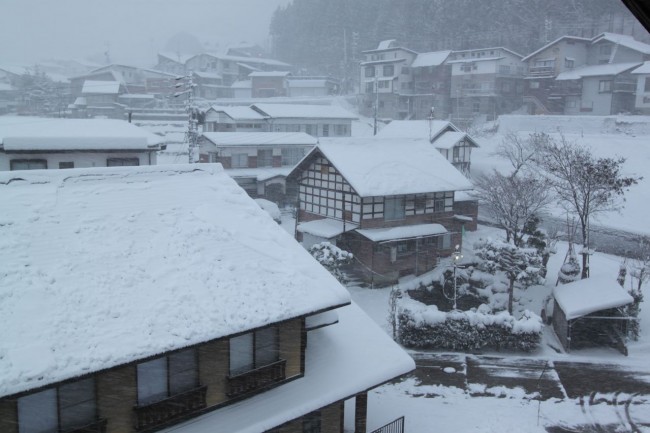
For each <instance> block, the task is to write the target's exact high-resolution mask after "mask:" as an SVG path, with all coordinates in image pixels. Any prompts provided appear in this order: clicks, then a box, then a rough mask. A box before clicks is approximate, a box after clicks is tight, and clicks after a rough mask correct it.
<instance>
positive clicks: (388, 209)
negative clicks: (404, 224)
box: [384, 197, 404, 220]
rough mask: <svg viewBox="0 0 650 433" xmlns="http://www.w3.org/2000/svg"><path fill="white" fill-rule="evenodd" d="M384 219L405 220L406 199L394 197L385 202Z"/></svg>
mask: <svg viewBox="0 0 650 433" xmlns="http://www.w3.org/2000/svg"><path fill="white" fill-rule="evenodd" d="M384 219H385V220H401V219H404V198H403V197H393V198H387V199H386V200H385V201H384Z"/></svg>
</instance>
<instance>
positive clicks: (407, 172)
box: [300, 137, 472, 197]
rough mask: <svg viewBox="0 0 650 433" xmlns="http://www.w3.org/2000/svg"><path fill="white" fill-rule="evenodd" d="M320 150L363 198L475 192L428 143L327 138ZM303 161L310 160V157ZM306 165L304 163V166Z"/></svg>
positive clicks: (323, 140)
mask: <svg viewBox="0 0 650 433" xmlns="http://www.w3.org/2000/svg"><path fill="white" fill-rule="evenodd" d="M317 151H320V152H321V153H322V154H323V155H324V156H325V157H326V158H327V159H328V160H329V161H330V162H331V163H332V164H333V165H334V166H335V167H336V168H337V170H339V171H340V173H341V175H343V177H345V179H346V180H347V181H348V182H349V183H350V185H351V186H352V188H354V190H355V191H356V192H357V194H359V195H360V196H361V197H373V196H386V195H401V194H422V193H428V192H442V191H457V190H464V189H471V188H472V184H471V182H470V181H469V180H468V179H467V178H466V177H465V176H463V175H462V174H461V173H460V172H459V171H458V170H457V169H456V168H455V167H454V166H453V165H451V163H449V161H447V160H446V159H445V158H444V157H443V156H442V155H441V154H440V152H439V151H438V149H436V148H435V147H433V146H432V145H431V144H430V143H429V141H428V140H422V139H416V140H409V139H383V138H381V139H380V138H376V137H367V138H362V137H360V138H338V139H329V140H327V139H323V138H321V143H320V144H319V145H318V146H316V149H314V150H313V151H312V152H311V154H313V153H314V152H317ZM305 158H306V159H304V160H303V161H307V158H309V155H308V156H307V157H305ZM300 165H302V163H301V164H300Z"/></svg>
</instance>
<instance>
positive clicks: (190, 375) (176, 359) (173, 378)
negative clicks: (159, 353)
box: [169, 349, 199, 395]
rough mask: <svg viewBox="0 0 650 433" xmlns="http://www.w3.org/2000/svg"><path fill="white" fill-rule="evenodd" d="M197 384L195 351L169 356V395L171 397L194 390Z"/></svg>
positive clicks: (185, 351)
mask: <svg viewBox="0 0 650 433" xmlns="http://www.w3.org/2000/svg"><path fill="white" fill-rule="evenodd" d="M198 382H199V376H198V365H197V360H196V350H195V349H189V350H184V351H182V352H178V353H174V354H172V355H169V393H170V394H171V395H174V394H180V393H182V392H184V391H189V390H191V389H194V388H196V386H197V385H198Z"/></svg>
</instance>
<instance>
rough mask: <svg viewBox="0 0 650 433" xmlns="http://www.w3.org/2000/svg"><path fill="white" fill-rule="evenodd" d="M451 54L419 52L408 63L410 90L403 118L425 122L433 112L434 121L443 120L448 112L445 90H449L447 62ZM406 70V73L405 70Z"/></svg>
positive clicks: (449, 69) (449, 76)
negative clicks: (411, 84) (410, 76)
mask: <svg viewBox="0 0 650 433" xmlns="http://www.w3.org/2000/svg"><path fill="white" fill-rule="evenodd" d="M450 54H451V51H434V52H429V53H419V54H418V55H417V57H416V58H415V60H414V61H413V63H412V64H411V69H410V73H411V74H412V75H413V81H412V83H413V88H410V89H408V90H410V92H411V94H410V95H409V92H407V91H402V93H404V94H405V95H409V97H408V98H407V99H406V103H407V106H406V108H407V115H406V119H426V118H428V117H429V116H430V115H431V110H434V115H435V117H436V118H438V119H447V118H448V117H449V114H450V113H451V105H450V104H451V101H450V97H449V91H450V87H451V65H448V64H447V59H448V58H449V55H450ZM407 71H408V70H407Z"/></svg>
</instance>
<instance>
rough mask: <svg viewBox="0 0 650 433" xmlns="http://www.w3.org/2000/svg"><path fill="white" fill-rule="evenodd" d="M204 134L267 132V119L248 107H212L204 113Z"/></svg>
mask: <svg viewBox="0 0 650 433" xmlns="http://www.w3.org/2000/svg"><path fill="white" fill-rule="evenodd" d="M203 130H204V131H205V132H268V130H269V123H268V121H267V117H266V116H264V115H263V114H261V113H259V112H258V111H255V110H253V109H252V108H250V107H244V106H229V107H223V106H218V105H213V106H211V107H210V108H208V109H207V111H206V112H205V120H204V125H203Z"/></svg>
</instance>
